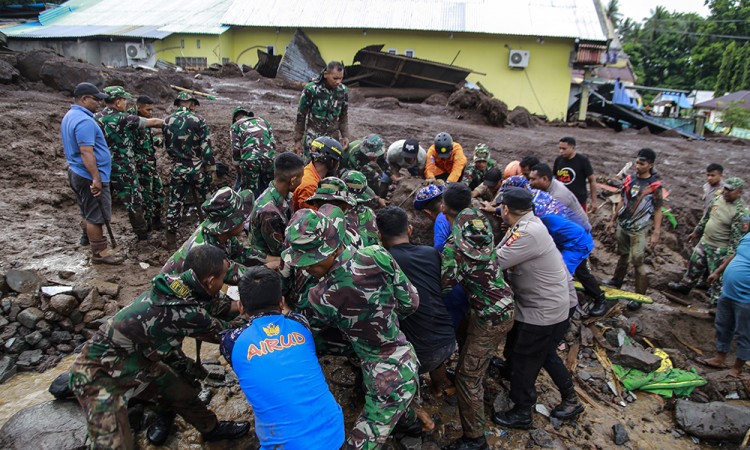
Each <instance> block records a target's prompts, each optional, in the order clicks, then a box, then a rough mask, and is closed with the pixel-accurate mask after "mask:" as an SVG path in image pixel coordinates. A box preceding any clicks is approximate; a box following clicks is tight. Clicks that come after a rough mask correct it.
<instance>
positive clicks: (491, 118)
mask: <svg viewBox="0 0 750 450" xmlns="http://www.w3.org/2000/svg"><path fill="white" fill-rule="evenodd" d="M448 106H452V107H454V108H456V109H458V110H463V111H466V110H468V111H476V112H478V113H479V114H480V115H481V116H482V117H483V118H484V121H485V122H486V123H487V124H488V125H492V126H493V127H504V126H505V125H506V123H507V120H508V105H506V104H505V103H503V102H501V101H500V100H498V99H496V98H490V97H488V96H486V95H484V94H483V93H482V92H480V91H478V90H476V89H468V88H462V89H460V90H458V91H456V92H454V93H453V94H451V96H450V97H449V98H448ZM459 118H460V117H459Z"/></svg>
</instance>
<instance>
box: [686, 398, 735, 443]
mask: <svg viewBox="0 0 750 450" xmlns="http://www.w3.org/2000/svg"><path fill="white" fill-rule="evenodd" d="M674 416H675V421H676V422H677V425H678V426H679V427H680V428H682V429H683V430H685V431H686V432H688V433H689V434H692V435H693V436H697V437H699V438H701V439H709V440H721V441H730V442H740V441H741V440H742V438H743V437H744V436H745V433H746V432H747V430H748V428H750V407H747V406H742V405H736V404H732V403H729V402H711V403H695V402H691V401H688V400H677V405H676V406H675V410H674Z"/></svg>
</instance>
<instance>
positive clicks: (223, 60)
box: [221, 58, 229, 64]
mask: <svg viewBox="0 0 750 450" xmlns="http://www.w3.org/2000/svg"><path fill="white" fill-rule="evenodd" d="M221 63H222V64H229V58H221Z"/></svg>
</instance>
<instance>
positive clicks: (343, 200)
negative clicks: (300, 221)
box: [307, 177, 363, 246]
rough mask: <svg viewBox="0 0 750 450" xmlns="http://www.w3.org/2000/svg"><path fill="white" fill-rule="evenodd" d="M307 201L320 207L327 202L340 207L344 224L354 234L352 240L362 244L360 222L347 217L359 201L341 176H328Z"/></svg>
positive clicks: (321, 181) (320, 182)
mask: <svg viewBox="0 0 750 450" xmlns="http://www.w3.org/2000/svg"><path fill="white" fill-rule="evenodd" d="M307 203H310V204H311V205H313V206H315V207H316V208H320V207H322V206H323V205H325V204H331V205H334V206H336V207H337V208H339V209H340V210H341V211H342V212H343V213H344V217H343V219H344V220H343V221H342V223H343V225H344V227H345V229H346V231H347V233H349V234H350V235H351V236H352V242H354V243H359V246H361V244H362V242H363V241H362V238H361V237H360V229H359V227H358V224H357V223H355V222H353V221H351V220H348V219H346V216H347V215H348V214H349V211H351V210H352V209H354V208H355V207H356V206H357V201H356V200H355V199H354V197H353V196H352V195H351V194H350V193H349V189H348V188H347V186H346V183H344V181H343V180H342V179H341V178H337V177H326V178H323V179H322V180H320V181H319V182H318V189H316V190H315V194H313V195H312V196H311V197H310V198H308V199H307Z"/></svg>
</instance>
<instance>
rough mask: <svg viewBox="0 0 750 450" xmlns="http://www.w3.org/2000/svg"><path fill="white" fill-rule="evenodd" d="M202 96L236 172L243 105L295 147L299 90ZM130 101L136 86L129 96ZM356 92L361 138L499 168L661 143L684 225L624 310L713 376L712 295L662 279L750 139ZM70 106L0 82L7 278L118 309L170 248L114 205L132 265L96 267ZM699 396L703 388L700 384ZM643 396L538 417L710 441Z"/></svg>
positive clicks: (620, 156) (598, 218)
mask: <svg viewBox="0 0 750 450" xmlns="http://www.w3.org/2000/svg"><path fill="white" fill-rule="evenodd" d="M143 76H146V74H144V75H143ZM148 76H152V75H148ZM128 77H136V78H137V77H138V74H137V73H136V74H133V73H130V72H129V73H128ZM123 79H125V77H123ZM128 79H130V78H128ZM80 81H86V80H80ZM126 81H127V80H126ZM195 88H196V89H205V90H207V91H208V92H210V93H211V94H212V95H215V96H217V97H218V100H216V101H209V100H202V101H201V106H200V110H199V112H200V113H201V114H203V115H204V117H205V118H206V119H207V121H208V124H209V126H210V127H211V130H212V132H213V144H214V151H215V153H216V157H217V160H219V161H222V162H224V163H225V164H227V165H229V166H230V167H231V151H230V148H229V139H228V128H229V125H230V120H231V110H232V108H233V107H234V106H236V105H238V104H240V103H243V104H249V105H250V106H251V107H252V108H253V110H254V112H255V114H256V115H260V116H263V117H265V118H267V119H268V120H270V122H271V123H272V125H273V128H274V133H275V134H276V137H277V140H278V147H279V149H280V150H284V149H291V147H292V133H293V127H294V120H295V114H296V104H297V100H298V95H299V90H298V86H296V85H294V86H282V85H281V84H278V83H276V82H275V81H274V80H267V79H263V78H261V79H257V78H255V77H253V79H250V78H214V77H211V76H208V75H203V76H202V79H201V80H199V81H196V83H195ZM134 94H136V95H137V94H139V92H137V91H135V92H134ZM353 98H355V99H356V100H355V101H353V102H352V104H351V105H350V130H351V136H352V138H353V139H356V138H359V137H362V136H365V135H366V134H369V133H378V134H380V135H381V136H383V138H384V140H385V141H387V142H392V141H394V140H397V139H403V138H407V137H415V138H417V139H419V140H420V142H421V143H422V146H423V147H428V146H429V143H430V141H431V140H432V138H433V137H434V135H435V134H436V133H438V132H440V131H447V132H449V133H450V134H451V135H452V136H453V137H454V139H455V140H456V141H457V142H460V143H461V144H462V145H463V147H464V149H465V150H466V152H467V154H469V155H470V154H471V153H472V150H473V148H474V146H475V145H476V144H478V143H485V144H487V145H488V146H489V147H490V148H491V149H492V153H493V157H494V158H495V160H496V161H498V162H499V164H501V165H502V166H504V165H505V164H507V163H508V162H509V161H511V160H514V159H521V158H522V157H523V156H526V155H530V154H531V155H536V156H537V157H539V158H540V159H541V160H543V161H546V162H548V163H551V162H552V161H553V160H554V158H555V157H556V156H557V142H558V140H559V139H560V138H561V137H562V136H567V135H570V136H574V137H575V138H576V139H577V141H578V150H579V151H580V152H582V153H585V154H586V155H588V156H589V158H590V159H591V163H592V165H593V167H594V170H595V172H596V174H597V175H602V176H613V175H614V174H616V173H617V172H618V171H619V170H620V168H621V167H622V166H623V165H624V164H625V163H627V162H628V161H631V160H632V159H633V157H634V156H635V154H636V152H637V151H638V149H640V148H642V147H650V148H653V149H654V150H655V151H656V153H657V155H658V156H657V165H656V167H657V169H658V171H659V173H660V174H661V176H662V180H663V182H664V184H665V186H666V187H667V189H669V191H670V192H671V195H670V196H669V199H668V204H669V207H670V208H671V210H672V211H673V213H674V214H675V216H676V217H677V220H678V222H679V227H678V228H677V229H674V230H672V229H670V228H669V226H668V224H666V222H665V224H664V226H663V233H662V240H661V243H660V244H659V245H657V246H656V248H655V250H654V251H653V253H652V254H651V255H650V256H649V258H648V268H649V276H650V278H651V283H652V288H651V291H650V294H651V295H652V296H653V298H654V300H655V304H653V305H646V306H645V307H644V308H643V309H641V310H640V311H638V312H634V313H633V312H625V313H624V314H625V316H628V317H630V318H631V319H630V320H636V321H637V322H638V323H639V325H640V330H639V332H638V336H637V339H638V338H643V337H647V338H648V339H649V340H650V341H651V342H653V344H654V345H656V346H659V347H662V348H670V349H677V350H679V352H680V353H681V354H682V355H683V356H684V358H683V359H684V362H683V364H684V367H686V368H687V367H695V368H696V369H697V370H698V371H699V372H700V373H703V374H705V373H707V372H708V371H707V370H706V368H705V367H703V366H701V365H700V364H698V363H697V362H695V357H696V356H698V355H697V354H696V352H695V351H694V350H695V349H697V350H698V351H700V352H702V353H705V354H711V353H712V352H713V340H714V332H713V321H712V317H711V316H710V315H709V314H708V313H707V303H705V296H703V295H702V293H701V292H700V291H697V292H696V293H695V294H692V296H691V297H689V298H688V300H689V302H691V304H692V306H691V307H685V306H681V305H677V304H675V303H672V302H670V301H669V300H667V299H666V298H665V297H664V296H663V295H661V294H660V293H659V292H658V290H659V289H665V288H666V283H667V282H669V281H673V280H676V279H677V278H678V277H679V276H680V274H681V273H682V271H683V270H684V267H685V264H686V256H687V255H688V254H689V251H690V246H689V244H687V243H686V242H685V237H686V236H687V235H688V234H689V233H690V232H691V231H692V228H693V227H694V226H695V224H696V223H697V221H698V220H699V216H700V214H701V208H702V201H701V200H700V198H699V196H700V192H701V185H702V184H703V182H704V169H705V167H706V165H707V164H708V163H710V162H719V163H721V164H723V165H724V167H725V174H728V175H730V176H733V175H739V176H745V174H746V171H747V169H746V168H747V167H749V166H750V154H749V153H748V149H749V147H748V146H747V145H741V144H740V145H738V144H736V143H735V142H736V141H726V140H724V141H723V142H721V141H720V140H709V141H686V140H684V139H682V138H671V137H670V138H665V137H659V136H654V135H643V134H639V133H637V132H636V131H625V132H620V133H616V132H615V131H613V130H609V129H591V128H589V129H584V128H577V127H568V128H565V127H560V126H545V125H539V124H538V123H536V122H534V123H535V124H536V125H537V126H535V127H533V128H525V127H524V125H525V123H526V122H527V121H526V120H522V121H520V122H521V123H520V125H521V126H520V127H519V126H506V127H505V128H497V127H493V126H489V125H487V124H486V120H487V119H486V116H485V115H483V114H481V113H477V112H476V111H470V110H466V109H460V108H454V107H449V106H444V105H445V103H442V104H441V103H440V102H436V101H435V99H433V100H432V101H430V103H432V104H407V103H398V102H397V103H390V104H388V105H387V107H384V105H383V104H381V103H383V102H382V101H381V102H375V101H373V100H364V99H363V98H362V97H359V98H358V97H357V96H353ZM70 103H71V98H70V97H69V96H68V95H66V94H64V93H62V92H59V91H57V90H54V89H52V88H50V87H48V86H47V85H45V84H43V83H42V82H38V81H29V80H25V81H24V82H23V83H22V84H11V85H0V192H2V195H1V196H0V211H2V213H1V214H0V227H2V230H3V232H2V233H0V249H1V252H0V273H4V272H5V271H7V270H9V269H35V270H37V271H38V272H39V273H40V274H41V275H42V276H43V277H45V278H46V279H47V280H49V281H50V282H59V283H64V284H72V283H78V282H82V281H86V280H90V279H94V278H99V279H105V280H109V281H114V282H117V283H118V284H120V285H121V287H122V291H121V293H120V295H119V299H120V300H119V301H120V302H121V303H120V304H121V305H124V304H127V303H128V302H129V301H130V299H132V298H133V297H134V296H136V295H137V294H139V293H140V292H142V291H143V290H145V289H147V288H148V285H149V282H150V279H151V278H152V277H153V276H154V275H155V274H156V273H157V272H158V270H159V269H160V267H161V265H162V263H163V262H164V261H165V260H166V258H167V257H168V256H169V253H168V252H167V251H166V250H165V249H164V248H163V247H162V242H163V239H164V236H163V233H162V232H154V233H153V239H152V240H151V241H148V242H137V241H136V239H135V236H134V234H133V233H132V230H131V229H130V226H129V225H128V222H127V216H126V213H125V212H124V210H123V208H122V206H119V207H116V208H115V211H114V218H113V230H114V233H115V235H116V237H117V239H118V242H119V243H120V245H121V246H122V248H123V254H124V255H125V256H126V258H127V261H126V263H125V264H124V265H123V266H119V267H107V266H91V265H90V264H89V262H88V255H89V251H88V248H86V247H80V246H79V245H78V240H79V236H80V229H79V227H78V222H79V217H78V207H77V205H76V202H75V198H74V196H73V194H72V192H71V190H70V188H69V186H68V184H67V179H66V171H65V167H66V163H65V158H64V156H63V154H62V145H61V142H60V134H59V133H60V120H61V119H62V117H63V115H64V114H65V112H66V111H67V109H68V107H69V105H70ZM503 106H504V105H503ZM172 109H173V107H172V106H171V101H163V100H162V103H159V104H158V105H156V108H155V115H156V116H157V117H163V116H164V115H166V114H167V113H168V112H169V111H171V110H172ZM505 114H507V109H505V110H503V111H502V115H503V116H504V115H505ZM503 120H504V117H503ZM158 162H159V167H160V171H161V172H162V175H163V176H164V180H165V181H167V180H168V178H167V177H166V173H167V169H168V160H167V158H166V156H165V155H164V154H163V152H162V153H160V154H159V157H158ZM233 180H234V174H230V175H229V176H228V177H226V179H224V180H221V182H222V183H223V184H231V183H232V182H233ZM414 186H416V184H415V183H414V182H409V181H405V182H402V184H401V185H400V186H396V188H395V191H394V193H393V197H392V198H391V201H392V203H394V204H398V203H400V202H401V201H403V200H404V199H405V198H406V196H407V194H409V193H410V192H412V190H413V188H414ZM412 200H413V197H412V199H408V200H406V202H405V204H404V207H405V208H407V209H408V210H409V213H410V217H411V219H412V224H413V225H414V227H415V229H416V230H417V231H416V236H415V240H417V241H420V243H425V244H429V243H430V242H431V239H432V236H431V233H432V232H431V223H429V222H428V221H427V220H425V218H424V217H423V216H422V215H420V214H416V213H414V212H413V211H411V206H410V205H411V202H412ZM599 204H600V209H599V210H598V211H597V212H596V213H595V214H593V215H592V224H593V226H594V234H595V237H596V239H597V248H596V250H595V251H594V253H593V255H592V257H591V262H592V265H593V271H594V273H595V274H596V275H597V276H599V277H601V278H602V279H606V278H608V276H609V275H610V274H611V273H612V270H613V268H614V263H615V258H616V257H615V256H614V253H613V250H614V241H613V239H612V237H611V236H607V235H606V234H605V233H604V224H605V223H606V221H607V220H608V218H609V216H610V214H611V208H610V207H608V206H604V204H603V202H602V201H601V200H600V201H599ZM196 223H197V218H195V217H191V218H187V219H185V220H183V225H182V228H181V230H180V236H179V237H180V238H182V239H184V238H187V237H188V236H189V235H190V233H191V232H192V227H193V226H194V225H195V224H196ZM139 263H147V264H149V267H148V268H146V269H142V268H141V266H140V265H139ZM63 270H66V271H73V272H75V275H74V276H73V277H72V278H70V279H63V278H61V277H60V276H59V272H60V271H63ZM625 288H632V279H630V278H629V279H628V280H627V282H626V285H625ZM208 353H211V355H212V356H213V357H216V356H218V354H217V352H216V350H215V348H213V349H211V350H210V352H209V351H207V352H206V355H207V354H208ZM564 353H567V350H566V351H565V352H564ZM188 354H190V351H188ZM206 355H204V357H205V356H206ZM563 356H564V355H563ZM70 361H71V358H65V359H63V363H62V364H61V365H58V366H57V367H56V368H54V369H52V370H50V371H48V372H47V373H44V374H35V373H24V374H19V375H17V376H16V377H15V378H14V379H11V380H10V381H8V382H7V383H6V384H5V386H4V388H5V389H4V394H3V399H2V400H0V425H1V424H2V423H4V422H5V421H6V420H7V419H8V418H9V417H10V415H12V413H13V412H15V411H17V410H19V409H21V408H22V407H25V406H28V405H29V404H32V403H39V402H42V401H45V400H48V399H49V398H50V396H49V394H47V393H46V392H44V391H45V390H46V388H47V386H48V382H49V381H51V380H52V379H53V378H54V375H56V374H57V373H60V372H62V371H63V370H65V366H66V365H68V364H70ZM323 367H324V370H325V371H326V373H327V374H328V375H329V376H330V377H331V378H337V377H341V376H344V377H345V378H347V379H348V378H350V376H349V375H347V374H346V371H347V370H350V369H349V368H348V366H347V365H346V364H342V363H341V361H340V360H338V359H336V358H324V359H323ZM342 374H343V375H342ZM345 384H346V383H339V384H337V383H333V384H332V390H333V391H334V393H335V395H336V397H337V399H339V401H340V403H341V405H342V407H343V408H344V410H345V412H346V418H347V426H349V425H351V423H352V422H353V420H354V419H355V417H356V413H357V408H358V407H359V406H358V404H357V400H356V399H355V398H354V395H353V390H352V388H351V387H347V386H344V385H345ZM538 386H539V392H540V396H539V401H540V402H541V403H543V404H545V405H546V406H547V407H548V409H552V407H554V406H555V405H556V404H557V402H558V401H559V395H558V393H557V391H556V390H555V389H554V386H553V385H552V383H551V381H550V380H549V378H548V377H547V376H546V374H543V375H542V376H541V377H540V379H539V383H538ZM8 388H10V389H8ZM488 390H489V392H490V393H491V394H490V395H488V401H489V402H490V403H491V402H492V401H493V400H494V398H495V395H494V394H495V393H497V392H500V391H501V390H502V387H501V386H499V385H498V384H497V383H496V381H495V380H490V381H489V382H488ZM696 392H698V393H700V392H702V391H701V389H698V390H697V391H696ZM636 395H637V401H635V402H634V403H629V404H628V405H627V406H626V407H622V406H619V405H617V404H614V403H612V404H606V403H601V402H596V401H595V402H593V403H591V404H586V407H587V410H586V412H585V413H584V415H582V416H581V418H580V419H579V421H578V423H577V424H563V425H562V426H561V427H560V428H559V429H558V430H556V429H554V428H553V427H552V426H551V424H550V422H549V420H548V419H546V418H545V417H543V416H541V415H539V414H535V419H534V421H535V426H536V427H537V428H543V429H544V430H546V431H547V432H548V433H549V434H550V435H551V436H552V438H553V440H554V441H555V442H554V445H555V448H612V447H613V446H614V444H613V442H612V437H611V436H612V431H611V427H612V425H614V424H615V423H618V422H620V423H623V424H625V425H626V428H627V430H628V433H629V434H630V442H629V443H628V444H627V445H629V446H630V448H643V449H690V448H709V447H711V445H710V444H705V443H700V444H696V443H695V442H694V441H693V440H691V438H690V437H689V436H681V435H680V434H679V433H676V432H674V429H675V424H674V421H673V414H672V412H671V411H670V409H669V408H670V402H669V401H667V402H665V401H664V400H662V399H661V398H658V397H654V396H651V395H646V394H641V393H637V394H636ZM706 395H707V394H706ZM424 397H425V398H424V404H423V407H424V408H425V409H426V410H427V411H428V412H429V413H431V414H434V415H435V416H436V417H439V421H438V427H437V428H438V431H437V432H436V433H435V434H434V435H433V436H431V437H430V438H429V439H428V440H432V441H434V442H436V443H437V444H436V445H445V444H446V443H448V442H450V441H451V440H452V439H455V438H456V437H458V436H459V435H460V433H461V431H460V428H461V427H460V423H459V422H458V415H457V410H456V407H455V406H454V405H455V402H453V403H452V404H451V403H449V402H446V401H444V400H434V399H431V398H429V395H427V394H425V395H424ZM360 405H361V404H360ZM211 407H212V409H214V410H215V411H217V413H218V415H219V416H220V417H221V418H222V419H240V418H242V419H245V420H252V419H251V413H250V412H249V407H247V404H246V403H245V399H244V396H243V395H242V393H241V392H239V391H238V390H237V388H236V386H235V387H234V388H228V389H219V390H218V391H217V393H216V394H215V395H214V398H213V400H212V401H211ZM491 411H492V408H491V407H488V413H491ZM179 424H180V426H179V431H178V433H177V434H176V435H175V436H173V437H172V438H171V439H170V441H169V442H168V448H200V443H199V442H200V440H199V438H198V436H197V433H196V432H195V431H194V430H192V428H191V427H189V426H187V425H185V424H184V422H182V421H180V422H179ZM488 429H489V435H488V438H489V440H490V442H491V444H492V445H493V448H522V447H526V446H533V444H530V438H529V433H527V432H523V431H505V430H501V429H500V428H498V427H496V426H495V425H494V424H491V423H490V424H489V425H488ZM140 440H141V443H142V444H144V448H148V446H146V445H145V441H144V439H143V437H142V434H141V437H140ZM428 440H426V441H425V442H427V441H428ZM250 442H253V439H251V438H248V440H246V441H243V442H242V443H240V444H242V445H247V444H249V443H250ZM242 445H240V446H242ZM430 445H432V444H425V445H424V447H423V448H436V447H434V445H433V447H430ZM212 448H225V447H218V446H215V447H212ZM226 448H229V447H226Z"/></svg>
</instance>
